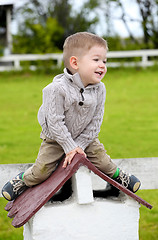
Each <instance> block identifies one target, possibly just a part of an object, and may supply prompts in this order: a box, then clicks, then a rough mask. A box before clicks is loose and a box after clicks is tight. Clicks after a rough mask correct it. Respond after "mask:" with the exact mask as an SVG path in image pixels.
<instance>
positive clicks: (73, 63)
mask: <svg viewBox="0 0 158 240" xmlns="http://www.w3.org/2000/svg"><path fill="white" fill-rule="evenodd" d="M70 66H71V67H72V68H73V69H75V70H77V69H78V59H77V57H75V56H71V57H70Z"/></svg>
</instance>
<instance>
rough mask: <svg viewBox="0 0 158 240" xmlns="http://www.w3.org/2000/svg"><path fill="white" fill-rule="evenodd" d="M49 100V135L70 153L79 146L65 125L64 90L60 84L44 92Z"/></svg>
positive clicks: (47, 119)
mask: <svg viewBox="0 0 158 240" xmlns="http://www.w3.org/2000/svg"><path fill="white" fill-rule="evenodd" d="M44 94H45V95H46V96H45V97H46V99H49V101H47V103H46V104H47V106H48V107H47V112H46V119H45V120H46V124H47V131H48V132H47V133H46V134H47V136H49V138H51V139H54V140H55V141H57V142H58V143H59V144H60V145H61V146H62V148H63V149H64V152H65V153H68V152H69V151H71V150H72V149H74V148H76V147H77V144H76V143H75V141H74V140H73V139H72V137H71V133H70V132H69V131H68V128H67V126H66V125H65V116H64V92H63V91H62V89H61V88H59V86H54V87H53V88H51V91H50V90H49V91H47V92H45V93H44Z"/></svg>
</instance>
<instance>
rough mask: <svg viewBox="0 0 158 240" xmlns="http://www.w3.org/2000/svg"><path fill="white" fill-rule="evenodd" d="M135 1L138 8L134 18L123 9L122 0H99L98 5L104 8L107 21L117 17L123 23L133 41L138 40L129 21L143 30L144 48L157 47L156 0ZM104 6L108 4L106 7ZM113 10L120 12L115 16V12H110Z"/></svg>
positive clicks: (157, 0)
mask: <svg viewBox="0 0 158 240" xmlns="http://www.w3.org/2000/svg"><path fill="white" fill-rule="evenodd" d="M127 1H129V0H126V3H127ZM130 1H131V0H130ZM135 3H136V4H137V7H138V9H139V13H140V16H139V18H134V17H132V16H131V14H130V16H129V14H128V13H127V11H126V10H125V7H124V1H123V0H104V1H103V0H100V3H99V5H100V8H101V9H104V11H105V16H106V19H109V21H110V20H112V18H113V19H115V20H116V19H118V20H121V21H122V22H123V23H124V26H125V28H126V30H127V32H128V34H129V37H130V39H131V40H132V41H133V42H134V43H136V44H139V41H138V40H137V37H136V36H134V34H133V32H132V30H131V29H130V27H129V23H131V22H138V23H139V24H140V26H141V29H142V32H143V43H144V46H145V47H146V48H149V47H154V48H158V20H157V16H158V0H135ZM105 6H108V9H107V8H106V7H105ZM114 10H115V12H116V11H117V12H119V13H120V16H119V17H117V18H116V16H115V14H112V13H114ZM110 26H111V24H110Z"/></svg>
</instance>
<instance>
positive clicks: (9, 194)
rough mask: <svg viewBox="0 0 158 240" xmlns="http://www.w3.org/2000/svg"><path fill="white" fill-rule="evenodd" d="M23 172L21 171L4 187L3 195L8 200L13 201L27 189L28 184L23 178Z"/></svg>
mask: <svg viewBox="0 0 158 240" xmlns="http://www.w3.org/2000/svg"><path fill="white" fill-rule="evenodd" d="M22 174H23V172H22V173H19V174H18V175H17V176H16V177H15V178H13V179H12V180H11V181H9V182H7V183H6V184H5V185H4V187H3V188H2V195H3V197H4V198H5V199H6V200H8V201H12V200H14V199H16V198H17V197H18V196H19V195H20V194H21V193H22V192H24V191H25V190H26V188H27V186H26V184H25V183H24V181H23V180H22Z"/></svg>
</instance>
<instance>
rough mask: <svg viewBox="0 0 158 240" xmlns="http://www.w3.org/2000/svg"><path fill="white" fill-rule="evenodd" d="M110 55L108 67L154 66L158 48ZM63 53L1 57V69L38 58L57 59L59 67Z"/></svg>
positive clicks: (115, 52) (19, 66) (15, 68)
mask: <svg viewBox="0 0 158 240" xmlns="http://www.w3.org/2000/svg"><path fill="white" fill-rule="evenodd" d="M107 57H108V63H107V66H108V67H119V66H125V67H129V66H142V67H148V66H152V65H154V64H156V63H158V58H157V61H156V60H155V61H151V60H150V59H149V57H158V50H157V49H153V50H134V51H110V52H108V54H107ZM62 58H63V55H62V53H49V54H12V55H8V56H3V57H0V71H7V70H21V69H22V67H21V65H20V63H21V62H22V61H38V60H42V61H45V60H50V59H52V60H55V61H56V62H57V67H61V65H62ZM123 58H124V59H125V61H119V59H123ZM127 58H141V61H128V62H127V60H126V59H127ZM110 59H117V61H115V62H113V61H112V62H110ZM30 68H31V69H35V66H30Z"/></svg>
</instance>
